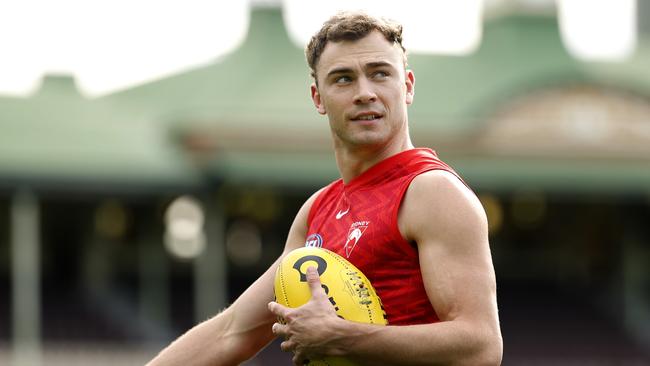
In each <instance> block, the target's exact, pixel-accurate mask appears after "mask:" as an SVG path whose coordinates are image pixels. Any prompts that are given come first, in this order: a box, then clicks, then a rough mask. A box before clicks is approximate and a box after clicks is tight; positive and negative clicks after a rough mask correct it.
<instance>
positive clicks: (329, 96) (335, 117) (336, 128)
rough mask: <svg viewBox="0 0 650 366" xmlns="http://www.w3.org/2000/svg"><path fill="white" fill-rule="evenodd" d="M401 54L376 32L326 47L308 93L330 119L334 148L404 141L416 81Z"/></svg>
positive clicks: (322, 112)
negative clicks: (405, 68) (405, 65)
mask: <svg viewBox="0 0 650 366" xmlns="http://www.w3.org/2000/svg"><path fill="white" fill-rule="evenodd" d="M402 52H403V51H402V50H401V48H400V47H399V46H397V45H394V44H392V43H391V42H389V41H387V40H386V39H385V38H384V36H383V35H382V34H381V33H379V32H378V31H374V32H371V33H370V34H368V35H367V36H366V37H364V38H362V39H359V40H356V41H342V42H336V43H334V42H330V43H328V44H327V46H325V49H324V50H323V53H322V54H321V56H320V59H319V61H318V64H317V69H316V77H317V80H318V86H316V84H313V85H312V87H311V94H312V99H313V101H314V105H315V106H316V108H317V110H318V112H319V113H320V114H327V116H328V118H329V122H330V127H331V129H332V132H333V136H334V142H335V146H341V145H343V146H347V147H348V148H353V149H354V148H363V147H366V146H373V147H378V148H381V147H382V146H385V145H387V144H390V143H391V142H393V141H395V140H400V139H401V138H403V137H407V135H408V129H407V121H408V117H407V105H409V104H411V103H412V102H413V92H414V88H413V87H414V83H415V79H414V76H413V73H412V72H411V71H410V70H409V71H405V70H404V61H403V53H402Z"/></svg>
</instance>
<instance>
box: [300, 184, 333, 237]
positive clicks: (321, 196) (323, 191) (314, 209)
mask: <svg viewBox="0 0 650 366" xmlns="http://www.w3.org/2000/svg"><path fill="white" fill-rule="evenodd" d="M337 182H338V181H334V182H332V183H330V184H329V185H327V186H325V187H324V188H322V189H321V191H320V193H318V195H317V196H316V199H315V200H314V203H312V205H311V207H310V208H309V214H308V215H307V229H309V227H310V226H311V222H312V221H313V220H314V216H316V212H318V207H319V206H320V204H321V202H323V199H325V197H326V196H327V193H328V192H329V191H330V190H331V189H332V188H333V187H334V185H335V184H336V183H337Z"/></svg>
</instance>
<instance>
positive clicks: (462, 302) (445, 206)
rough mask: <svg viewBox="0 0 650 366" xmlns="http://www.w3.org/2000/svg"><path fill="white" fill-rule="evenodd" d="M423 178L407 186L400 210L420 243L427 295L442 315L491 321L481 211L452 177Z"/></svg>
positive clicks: (492, 292)
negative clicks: (402, 209) (402, 210)
mask: <svg viewBox="0 0 650 366" xmlns="http://www.w3.org/2000/svg"><path fill="white" fill-rule="evenodd" d="M422 178H423V179H421V180H420V181H414V184H412V187H411V188H409V191H408V193H407V196H406V197H405V201H404V204H405V210H404V216H405V219H406V220H407V221H408V226H407V227H408V231H409V236H410V237H411V238H412V240H414V241H415V242H416V243H417V246H418V251H419V257H420V265H421V270H422V276H423V281H424V285H425V288H426V291H427V295H428V296H429V300H430V301H431V304H432V305H433V307H434V309H435V311H436V313H437V315H438V317H439V318H440V320H441V321H448V320H465V321H469V322H471V323H474V324H476V325H477V326H478V325H480V324H485V325H487V326H490V327H493V326H494V325H495V323H494V320H496V319H497V313H496V311H497V310H496V284H495V282H496V281H495V276H494V268H493V265H492V258H491V254H490V248H489V243H488V235H487V220H486V217H485V211H484V210H483V208H482V207H481V205H480V203H479V202H478V199H477V198H476V196H475V195H474V194H473V193H472V192H471V191H470V190H469V189H467V188H466V187H465V186H464V185H463V184H462V183H460V181H458V180H457V179H456V178H455V177H453V176H449V175H447V173H441V174H440V173H438V174H430V175H427V176H424V177H422ZM407 205H408V206H407ZM479 323H480V324H479Z"/></svg>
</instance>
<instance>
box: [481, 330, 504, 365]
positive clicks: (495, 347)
mask: <svg viewBox="0 0 650 366" xmlns="http://www.w3.org/2000/svg"><path fill="white" fill-rule="evenodd" d="M483 353H484V355H483V362H481V364H482V365H486V366H487V365H490V366H498V365H501V361H502V359H503V338H501V334H499V335H498V336H496V337H495V339H493V340H492V341H491V342H490V344H489V345H488V346H487V347H486V349H485V351H484V352H483Z"/></svg>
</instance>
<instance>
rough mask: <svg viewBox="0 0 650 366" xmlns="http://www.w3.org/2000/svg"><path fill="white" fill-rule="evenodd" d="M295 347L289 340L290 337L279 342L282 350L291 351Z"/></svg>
mask: <svg viewBox="0 0 650 366" xmlns="http://www.w3.org/2000/svg"><path fill="white" fill-rule="evenodd" d="M295 347H296V346H295V344H294V343H293V342H291V340H290V339H287V340H286V341H284V342H282V343H280V349H281V350H282V351H283V352H293V350H294V348H295Z"/></svg>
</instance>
